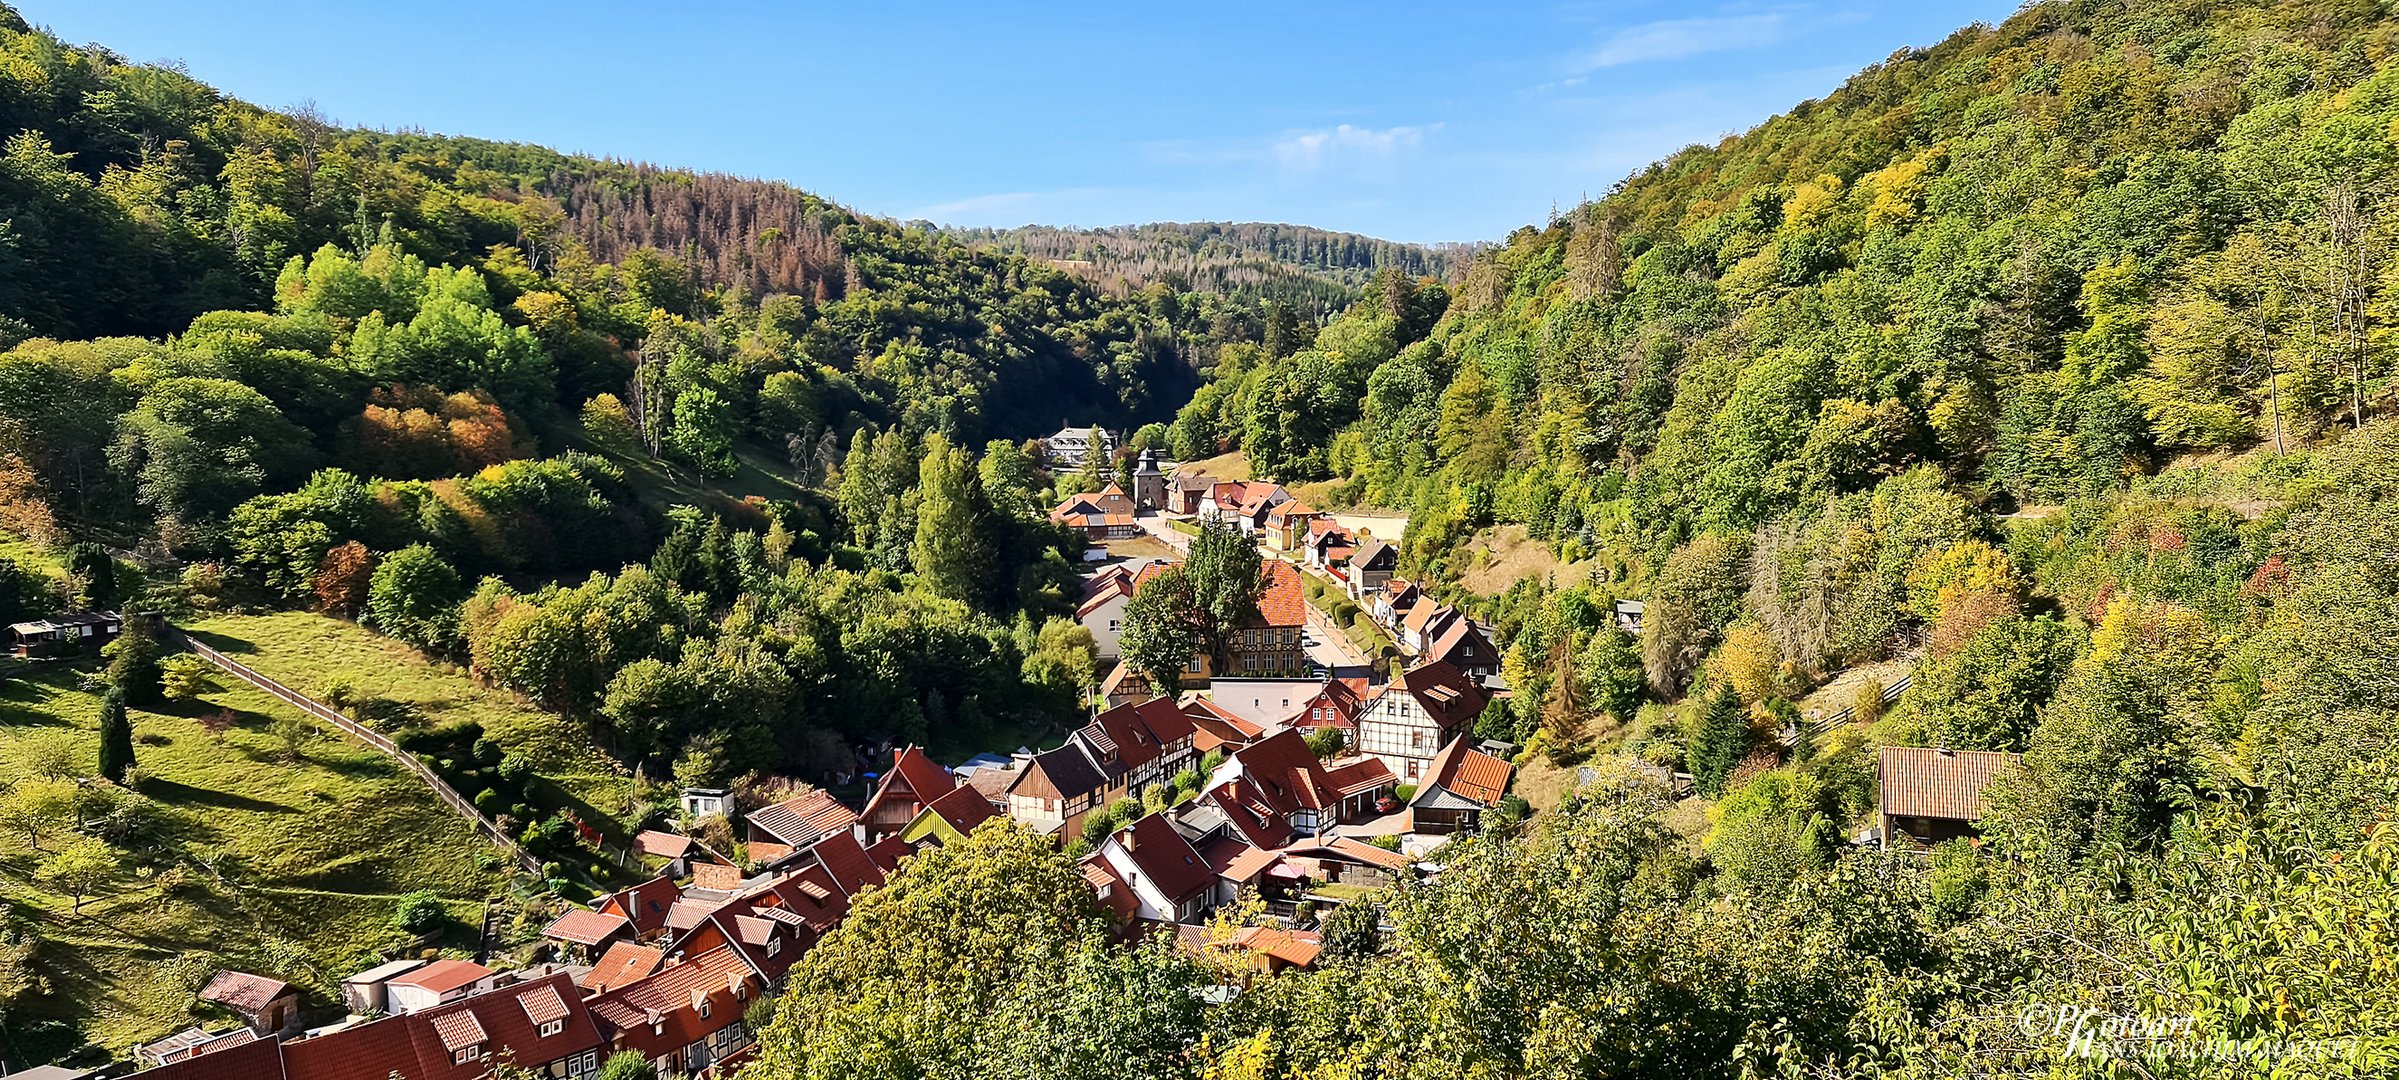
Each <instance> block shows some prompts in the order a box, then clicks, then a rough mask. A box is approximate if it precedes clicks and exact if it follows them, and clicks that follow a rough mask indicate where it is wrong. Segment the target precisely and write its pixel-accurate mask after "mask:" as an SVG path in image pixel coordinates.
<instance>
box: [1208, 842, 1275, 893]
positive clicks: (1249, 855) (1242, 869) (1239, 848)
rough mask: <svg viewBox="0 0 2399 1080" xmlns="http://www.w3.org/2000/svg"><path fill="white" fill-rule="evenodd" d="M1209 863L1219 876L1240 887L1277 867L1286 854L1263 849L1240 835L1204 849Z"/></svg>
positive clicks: (1210, 843) (1211, 843) (1210, 844)
mask: <svg viewBox="0 0 2399 1080" xmlns="http://www.w3.org/2000/svg"><path fill="white" fill-rule="evenodd" d="M1200 856H1201V857H1202V858H1205V859H1207V860H1208V869H1210V870H1213V871H1215V872H1216V876H1217V877H1220V878H1223V879H1225V880H1226V881H1230V882H1233V883H1234V884H1237V885H1246V884H1248V883H1250V882H1252V881H1256V880H1258V875H1260V874H1263V873H1265V872H1266V868H1267V867H1269V866H1272V865H1274V861H1275V860H1276V859H1279V858H1281V857H1282V855H1281V854H1280V853H1278V852H1276V851H1274V850H1273V849H1271V848H1262V847H1258V846H1257V845H1254V844H1252V843H1250V842H1249V841H1247V840H1243V839H1242V838H1240V837H1238V836H1220V837H1217V838H1216V839H1214V840H1211V841H1209V842H1208V843H1207V846H1205V847H1203V848H1201V849H1200Z"/></svg>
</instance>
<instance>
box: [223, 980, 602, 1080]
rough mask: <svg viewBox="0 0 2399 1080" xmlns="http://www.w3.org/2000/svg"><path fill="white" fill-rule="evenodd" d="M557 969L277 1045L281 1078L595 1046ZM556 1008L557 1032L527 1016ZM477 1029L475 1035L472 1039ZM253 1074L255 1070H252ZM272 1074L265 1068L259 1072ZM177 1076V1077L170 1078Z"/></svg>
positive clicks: (412, 1077)
mask: <svg viewBox="0 0 2399 1080" xmlns="http://www.w3.org/2000/svg"><path fill="white" fill-rule="evenodd" d="M573 987H574V982H573V980H572V979H570V978H568V976H567V975H565V974H564V973H560V974H556V975H551V976H549V977H547V978H543V979H537V980H534V981H532V982H528V983H521V984H519V985H516V986H509V987H502V988H500V989H498V990H492V991H488V992H486V993H481V994H477V995H475V996H473V997H470V998H466V999H464V1000H461V1001H455V1002H452V1003H450V1004H447V1005H443V1006H441V1007H439V1008H435V1009H428V1010H426V1011H424V1012H420V1013H410V1014H407V1015H404V1016H394V1017H390V1018H387V1019H383V1020H377V1021H374V1022H372V1023H367V1024H362V1025H359V1026H358V1027H354V1028H347V1029H344V1030H342V1031H337V1032H333V1033H331V1034H327V1035H320V1036H317V1037H316V1038H313V1039H300V1040H297V1041H293V1042H287V1043H284V1044H282V1049H283V1077H284V1080H385V1078H387V1077H389V1076H391V1075H392V1074H394V1073H397V1074H399V1075H401V1076H405V1077H407V1078H408V1080H481V1078H483V1077H486V1076H488V1075H489V1074H490V1073H491V1068H492V1063H491V1061H490V1060H487V1059H486V1058H488V1057H490V1056H495V1055H497V1054H498V1053H499V1052H500V1051H502V1050H507V1051H510V1052H511V1054H512V1055H513V1058H512V1060H513V1061H514V1063H515V1064H517V1065H519V1066H523V1067H526V1068H530V1069H534V1070H537V1071H538V1070H540V1069H542V1068H543V1067H544V1066H547V1065H548V1064H549V1063H551V1062H553V1061H558V1060H561V1059H564V1058H568V1057H573V1056H576V1055H579V1054H581V1053H583V1052H584V1051H586V1050H596V1049H598V1048H600V1046H601V1045H602V1043H601V1040H600V1033H599V1029H597V1028H595V1027H593V1026H592V1022H591V1014H590V1013H589V1012H587V1011H586V1010H585V1007H584V1002H583V996H582V995H581V994H579V993H573V992H571V991H572V989H573ZM553 1003H555V1008H558V1009H563V1010H564V1013H563V1015H561V1016H559V1017H558V1018H557V1019H556V1020H555V1021H554V1022H556V1023H558V1024H559V1031H558V1032H557V1033H556V1034H552V1035H546V1036H545V1035H542V1034H541V1033H540V1028H539V1023H540V1022H538V1021H535V1020H534V1019H532V1018H533V1017H534V1016H537V1015H543V1014H545V1013H548V1012H551V1011H554V1008H553ZM478 1032H480V1033H481V1035H482V1036H483V1038H482V1039H480V1040H473V1036H474V1035H475V1034H477V1033H478ZM476 1045H481V1046H482V1047H483V1049H484V1051H485V1055H486V1057H485V1058H477V1059H474V1060H471V1061H467V1062H464V1063H461V1062H459V1061H457V1060H456V1057H457V1051H459V1050H462V1049H466V1048H467V1047H470V1046H476ZM252 1075H254V1076H255V1075H259V1074H252ZM265 1075H267V1076H272V1075H273V1074H272V1073H267V1074H265ZM178 1080H181V1078H178Z"/></svg>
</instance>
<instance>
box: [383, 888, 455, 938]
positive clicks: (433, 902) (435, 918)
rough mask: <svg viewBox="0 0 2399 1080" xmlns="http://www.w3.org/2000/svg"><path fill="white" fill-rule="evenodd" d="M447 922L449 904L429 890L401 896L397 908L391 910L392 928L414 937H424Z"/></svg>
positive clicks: (448, 921)
mask: <svg viewBox="0 0 2399 1080" xmlns="http://www.w3.org/2000/svg"><path fill="white" fill-rule="evenodd" d="M449 923H450V908H449V906H448V905H446V904H444V903H442V902H441V897H439V896H435V895H434V894H433V893H432V892H431V891H429V890H423V889H420V890H418V891H416V892H412V893H409V894H408V895H406V896H403V897H401V898H400V906H399V908H398V909H397V910H395V911H393V912H392V929H395V930H398V931H400V932H401V933H403V934H409V935H413V936H415V937H425V936H427V935H429V934H432V933H433V932H434V931H437V930H440V929H441V928H442V927H444V926H447V925H449Z"/></svg>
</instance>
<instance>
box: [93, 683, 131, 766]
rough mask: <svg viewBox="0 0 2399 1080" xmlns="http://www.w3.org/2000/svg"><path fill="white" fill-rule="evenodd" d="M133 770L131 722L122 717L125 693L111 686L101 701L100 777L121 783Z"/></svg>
mask: <svg viewBox="0 0 2399 1080" xmlns="http://www.w3.org/2000/svg"><path fill="white" fill-rule="evenodd" d="M132 767H133V722H132V720H130V719H129V718H127V716H126V715H125V692H124V691H123V690H122V689H121V688H118V687H110V688H109V691H108V693H106V694H104V695H102V696H101V698H100V775H102V776H105V777H107V778H108V779H109V782H111V783H117V784H122V783H124V782H125V770H127V769H130V768H132Z"/></svg>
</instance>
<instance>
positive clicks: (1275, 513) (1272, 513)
mask: <svg viewBox="0 0 2399 1080" xmlns="http://www.w3.org/2000/svg"><path fill="white" fill-rule="evenodd" d="M1315 515H1316V511H1314V510H1310V509H1308V504H1307V503H1304V502H1300V501H1299V500H1297V499H1293V500H1291V501H1289V502H1279V503H1276V504H1274V506H1273V507H1272V508H1270V509H1268V510H1267V511H1266V520H1268V521H1275V520H1278V519H1279V520H1283V521H1288V520H1290V519H1292V518H1295V517H1302V518H1304V517H1314V516H1315Z"/></svg>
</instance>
